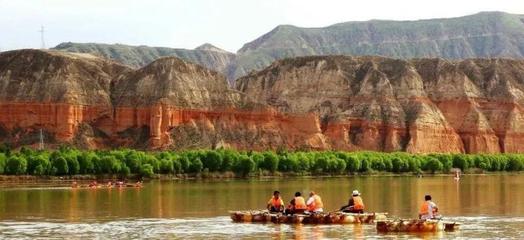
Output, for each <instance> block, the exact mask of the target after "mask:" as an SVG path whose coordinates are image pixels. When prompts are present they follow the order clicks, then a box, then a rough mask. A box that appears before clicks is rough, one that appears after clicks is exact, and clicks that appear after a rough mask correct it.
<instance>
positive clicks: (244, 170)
mask: <svg viewBox="0 0 524 240" xmlns="http://www.w3.org/2000/svg"><path fill="white" fill-rule="evenodd" d="M254 170H255V162H254V161H253V159H251V158H250V157H248V156H244V155H242V156H241V157H240V159H239V160H238V162H237V164H236V166H235V172H236V173H237V174H240V175H241V176H247V175H249V173H251V172H253V171H254Z"/></svg>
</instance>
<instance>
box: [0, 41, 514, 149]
mask: <svg viewBox="0 0 524 240" xmlns="http://www.w3.org/2000/svg"><path fill="white" fill-rule="evenodd" d="M0 89H1V92H0V105H1V106H0V142H7V143H9V144H11V145H13V146H22V145H32V144H36V143H38V140H39V132H40V129H42V130H43V132H44V135H45V141H46V143H47V144H51V145H53V144H60V143H71V144H74V145H76V146H79V147H85V148H112V147H135V148H154V149H158V148H168V149H187V148H216V147H231V148H237V149H254V150H265V149H280V148H286V149H318V150H325V149H340V150H376V151H409V152H524V147H523V146H524V144H523V143H524V115H523V112H522V111H523V110H522V106H523V104H524V60H509V59H470V60H460V61H450V60H442V59H417V60H396V59H390V58H384V57H347V56H316V57H299V58H293V59H284V60H280V61H277V62H275V63H273V64H272V65H271V66H269V67H268V68H266V69H264V70H262V71H260V72H253V73H251V74H249V75H247V76H245V77H243V78H240V79H239V80H238V84H237V86H236V89H231V88H229V86H228V84H227V80H226V78H225V77H224V76H222V75H221V74H219V73H216V72H215V71H212V70H208V69H206V68H204V67H202V66H199V65H197V64H193V63H189V62H186V61H183V60H181V59H178V58H175V57H165V58H160V59H158V60H156V61H154V62H152V63H150V64H149V65H147V66H145V67H143V68H140V69H132V68H128V67H125V66H123V65H120V64H118V63H115V62H112V61H110V60H105V59H104V58H98V57H95V56H92V55H88V54H73V53H65V52H61V51H41V50H20V51H10V52H4V53H1V54H0Z"/></svg>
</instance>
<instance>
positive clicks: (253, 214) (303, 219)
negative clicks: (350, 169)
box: [229, 210, 387, 224]
mask: <svg viewBox="0 0 524 240" xmlns="http://www.w3.org/2000/svg"><path fill="white" fill-rule="evenodd" d="M229 213H230V215H231V219H232V220H233V222H239V223H288V224H297V223H302V224H354V223H364V224H372V223H375V221H379V220H386V219H387V217H386V215H387V213H344V212H331V213H310V214H307V213H304V214H294V215H285V214H283V213H270V212H269V211H267V210H259V211H230V212H229Z"/></svg>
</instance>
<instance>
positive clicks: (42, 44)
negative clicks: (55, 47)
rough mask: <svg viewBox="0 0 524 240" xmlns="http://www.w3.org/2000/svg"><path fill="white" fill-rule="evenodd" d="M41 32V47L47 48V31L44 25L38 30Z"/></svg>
mask: <svg viewBox="0 0 524 240" xmlns="http://www.w3.org/2000/svg"><path fill="white" fill-rule="evenodd" d="M38 32H39V33H40V41H41V46H40V48H41V49H45V41H44V33H45V29H44V26H43V25H42V26H40V31H38Z"/></svg>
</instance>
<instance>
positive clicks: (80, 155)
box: [0, 147, 524, 177]
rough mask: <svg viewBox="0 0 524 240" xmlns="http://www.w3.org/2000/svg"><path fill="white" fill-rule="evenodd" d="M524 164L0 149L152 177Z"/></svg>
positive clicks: (34, 161) (18, 171) (15, 166)
mask: <svg viewBox="0 0 524 240" xmlns="http://www.w3.org/2000/svg"><path fill="white" fill-rule="evenodd" d="M452 168H460V169H461V170H462V171H468V169H472V168H476V169H482V170H484V171H521V170H524V155H523V154H474V155H468V154H427V155H420V154H409V153H404V152H395V153H381V152H341V151H325V152H301V151H298V152H287V151H279V152H272V151H266V152H253V151H235V150H227V149H219V150H190V151H181V152H174V151H162V152H144V151H137V150H131V149H121V150H94V151H91V150H78V149H73V148H68V147H62V148H60V149H58V150H55V151H47V150H44V151H37V150H32V149H28V148H22V149H20V150H19V151H12V150H10V149H7V148H2V149H0V174H7V175H26V174H27V175H53V176H64V175H77V174H90V175H101V174H112V175H120V176H129V175H138V176H145V177H152V176H154V175H155V174H197V173H201V172H234V173H235V174H236V175H237V176H247V175H250V174H253V173H255V174H256V173H264V172H267V173H275V172H282V173H294V174H302V175H307V174H312V175H315V174H330V175H341V174H355V173H368V172H392V173H421V172H431V173H438V172H444V173H446V172H450V170H451V169H452Z"/></svg>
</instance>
